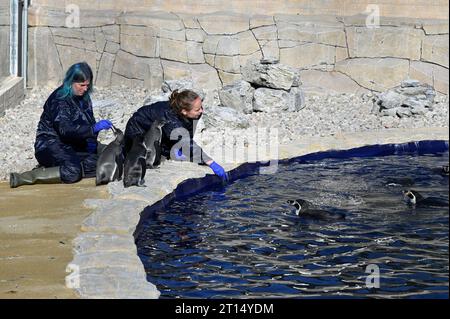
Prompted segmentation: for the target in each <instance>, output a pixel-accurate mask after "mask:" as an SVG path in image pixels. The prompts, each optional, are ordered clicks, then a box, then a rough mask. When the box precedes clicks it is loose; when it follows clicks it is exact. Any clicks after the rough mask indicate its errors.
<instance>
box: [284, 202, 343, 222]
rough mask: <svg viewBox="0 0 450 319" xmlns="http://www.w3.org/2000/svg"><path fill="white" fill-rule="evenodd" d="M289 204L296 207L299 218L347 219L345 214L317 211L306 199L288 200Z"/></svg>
mask: <svg viewBox="0 0 450 319" xmlns="http://www.w3.org/2000/svg"><path fill="white" fill-rule="evenodd" d="M287 203H288V204H290V205H292V206H294V207H295V214H296V215H297V216H301V217H306V218H311V219H319V220H339V219H345V214H343V213H331V212H329V211H326V210H322V209H315V208H313V207H312V204H311V203H310V202H308V201H306V200H304V199H296V200H288V201H287Z"/></svg>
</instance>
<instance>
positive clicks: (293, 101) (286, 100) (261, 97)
mask: <svg viewBox="0 0 450 319" xmlns="http://www.w3.org/2000/svg"><path fill="white" fill-rule="evenodd" d="M304 106H305V97H304V94H303V92H302V90H301V89H300V88H292V89H291V90H290V91H289V92H287V91H284V90H275V89H269V88H259V89H256V91H255V95H254V101H253V110H254V111H257V112H266V113H273V112H279V111H288V112H296V111H299V110H301V109H302V108H303V107H304Z"/></svg>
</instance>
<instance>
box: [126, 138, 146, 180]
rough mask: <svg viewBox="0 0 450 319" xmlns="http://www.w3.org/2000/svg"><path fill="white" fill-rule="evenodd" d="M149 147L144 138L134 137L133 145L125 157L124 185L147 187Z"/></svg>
mask: <svg viewBox="0 0 450 319" xmlns="http://www.w3.org/2000/svg"><path fill="white" fill-rule="evenodd" d="M146 156H147V147H146V146H145V143H144V138H143V137H141V136H136V137H135V138H134V139H133V145H132V146H131V149H130V151H129V152H128V153H127V156H126V157H125V163H124V167H123V186H124V187H130V186H140V187H145V180H144V177H145V173H146V170H147V164H146Z"/></svg>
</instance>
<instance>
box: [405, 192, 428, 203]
mask: <svg viewBox="0 0 450 319" xmlns="http://www.w3.org/2000/svg"><path fill="white" fill-rule="evenodd" d="M403 198H404V199H405V201H406V202H407V203H408V204H410V205H416V204H417V202H418V201H420V200H421V199H422V198H423V197H422V195H420V194H419V192H417V191H414V190H412V189H410V190H404V191H403Z"/></svg>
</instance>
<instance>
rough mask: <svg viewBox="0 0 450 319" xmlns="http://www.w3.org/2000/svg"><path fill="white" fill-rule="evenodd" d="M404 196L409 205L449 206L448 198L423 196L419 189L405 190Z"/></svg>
mask: <svg viewBox="0 0 450 319" xmlns="http://www.w3.org/2000/svg"><path fill="white" fill-rule="evenodd" d="M403 198H404V200H405V201H406V203H407V204H408V205H411V206H414V207H448V200H445V199H442V198H438V197H426V198H425V197H423V196H422V194H420V193H419V192H418V191H415V190H412V189H410V190H404V191H403Z"/></svg>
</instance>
